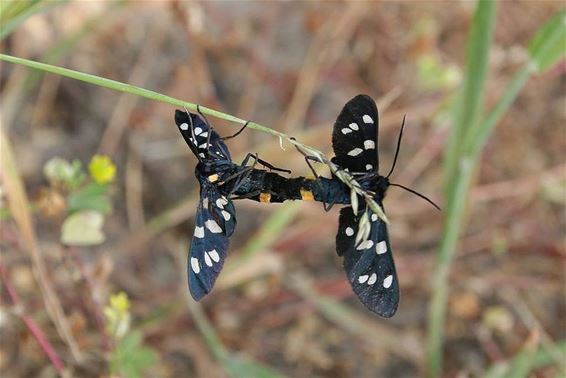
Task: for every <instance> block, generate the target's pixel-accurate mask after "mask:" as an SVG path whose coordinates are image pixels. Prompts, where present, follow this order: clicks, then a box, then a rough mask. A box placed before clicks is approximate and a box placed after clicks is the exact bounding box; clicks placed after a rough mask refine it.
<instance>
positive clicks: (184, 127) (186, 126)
mask: <svg viewBox="0 0 566 378" xmlns="http://www.w3.org/2000/svg"><path fill="white" fill-rule="evenodd" d="M175 123H176V124H177V127H178V128H179V131H180V132H181V135H182V136H183V139H184V140H185V142H187V144H188V145H189V147H190V149H191V151H192V152H193V154H195V156H197V157H199V160H201V159H205V158H208V159H215V160H218V159H220V160H229V161H231V160H232V158H231V157H230V152H229V151H228V146H226V143H224V141H223V140H222V138H221V137H220V135H218V133H217V132H216V131H214V130H212V129H211V128H210V127H209V126H208V124H207V123H206V122H204V120H203V119H202V118H201V117H200V116H199V115H198V114H194V113H187V112H185V111H181V110H175Z"/></svg>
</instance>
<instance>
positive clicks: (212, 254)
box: [207, 249, 220, 262]
mask: <svg viewBox="0 0 566 378" xmlns="http://www.w3.org/2000/svg"><path fill="white" fill-rule="evenodd" d="M207 253H208V255H209V256H210V258H211V259H212V260H214V262H218V261H220V255H218V252H216V249H213V250H212V251H210V252H207Z"/></svg>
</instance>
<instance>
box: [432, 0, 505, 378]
mask: <svg viewBox="0 0 566 378" xmlns="http://www.w3.org/2000/svg"><path fill="white" fill-rule="evenodd" d="M495 7H496V4H495V2H493V1H488V0H480V1H478V3H477V7H476V12H475V15H474V18H473V20H472V26H471V31H470V37H469V40H468V54H467V65H466V73H465V78H464V84H463V88H462V90H461V92H460V93H459V97H458V99H457V102H456V109H455V113H454V129H453V130H452V133H451V136H450V139H449V142H448V146H447V148H446V154H445V173H446V177H447V182H446V196H447V205H446V218H445V223H444V233H443V238H442V241H441V243H440V248H439V251H438V255H437V262H436V268H435V273H434V277H435V278H434V281H433V284H432V292H433V297H432V301H431V303H430V309H429V324H428V348H427V368H428V374H429V376H433V377H437V376H439V375H440V372H441V371H442V356H443V348H442V345H443V340H444V320H445V317H446V302H447V298H448V277H449V273H450V267H451V264H452V260H453V258H454V255H455V251H456V245H457V242H458V238H459V235H460V229H461V227H462V219H463V216H464V213H465V205H466V201H465V198H467V192H468V189H469V186H470V183H471V179H472V172H473V163H474V162H473V161H471V160H470V159H464V158H463V157H464V147H465V144H464V143H463V142H464V139H465V138H466V135H467V134H468V133H469V132H470V130H472V129H473V128H474V127H475V125H476V124H477V122H478V120H479V118H480V116H481V112H482V107H483V97H484V94H483V92H484V85H485V77H486V73H487V69H488V59H489V48H490V43H491V39H492V35H493V25H494V20H495V13H496V8H495Z"/></svg>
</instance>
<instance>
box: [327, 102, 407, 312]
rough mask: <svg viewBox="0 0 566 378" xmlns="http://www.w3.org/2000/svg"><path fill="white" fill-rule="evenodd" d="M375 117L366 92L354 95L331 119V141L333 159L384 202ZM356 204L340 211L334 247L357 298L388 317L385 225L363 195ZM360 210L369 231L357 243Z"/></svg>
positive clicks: (394, 301) (392, 301) (393, 289)
mask: <svg viewBox="0 0 566 378" xmlns="http://www.w3.org/2000/svg"><path fill="white" fill-rule="evenodd" d="M378 123H379V117H378V113H377V106H376V105H375V102H374V101H373V99H372V98H371V97H369V96H366V95H358V96H356V97H354V98H353V99H351V100H350V101H348V103H346V105H345V106H344V108H343V109H342V111H341V112H340V115H339V116H338V118H337V119H336V122H335V123H334V130H333V132H332V147H333V149H334V153H335V155H336V156H335V157H334V158H332V161H333V162H334V163H335V164H336V165H338V166H339V167H340V168H343V169H347V170H348V171H349V172H350V173H351V174H353V176H354V178H356V179H357V181H358V182H359V183H360V186H361V187H362V188H363V189H364V190H366V191H367V192H370V193H372V194H373V199H374V200H375V201H376V202H377V204H378V205H379V206H381V207H382V208H383V198H384V196H385V192H386V191H387V188H388V187H389V180H388V178H387V177H384V176H380V175H379V174H378V169H379V159H378V156H377V151H376V146H377V140H378ZM360 200H361V198H360ZM360 204H361V206H360V209H359V210H358V213H357V215H354V212H353V210H352V207H351V206H348V207H345V208H343V209H342V210H341V211H340V218H339V224H338V233H337V234H336V252H337V253H338V255H339V256H341V257H343V259H344V270H345V271H346V275H347V277H348V281H350V284H351V285H352V288H353V290H354V292H355V293H356V295H357V296H358V298H359V299H360V301H361V302H362V303H363V304H364V305H365V306H366V307H367V308H368V309H370V310H371V311H372V312H374V313H376V314H378V315H381V316H384V317H391V316H393V314H395V311H397V306H398V304H399V283H398V281H397V274H396V273H395V264H394V262H393V255H392V251H391V245H390V244H389V236H388V235H387V226H386V224H385V222H384V221H383V220H381V219H380V218H379V217H378V216H377V214H374V213H373V212H372V211H371V209H369V207H368V206H367V205H366V204H365V202H363V200H362V201H361V202H360ZM364 213H366V214H367V216H368V219H369V221H370V233H369V237H368V239H367V240H362V241H359V242H358V243H356V235H357V234H358V226H359V221H360V218H361V217H362V215H363V214H364Z"/></svg>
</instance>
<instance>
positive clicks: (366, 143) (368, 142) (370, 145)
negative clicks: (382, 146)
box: [364, 139, 375, 150]
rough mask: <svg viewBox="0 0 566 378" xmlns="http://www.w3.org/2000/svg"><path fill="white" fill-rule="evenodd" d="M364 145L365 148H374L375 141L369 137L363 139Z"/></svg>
mask: <svg viewBox="0 0 566 378" xmlns="http://www.w3.org/2000/svg"><path fill="white" fill-rule="evenodd" d="M364 147H365V149H366V150H372V149H374V148H375V142H374V141H373V140H371V139H368V140H366V141H364Z"/></svg>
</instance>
